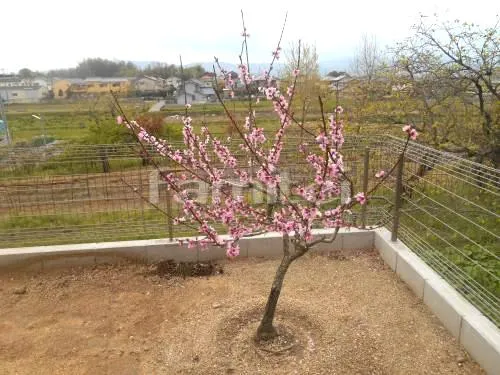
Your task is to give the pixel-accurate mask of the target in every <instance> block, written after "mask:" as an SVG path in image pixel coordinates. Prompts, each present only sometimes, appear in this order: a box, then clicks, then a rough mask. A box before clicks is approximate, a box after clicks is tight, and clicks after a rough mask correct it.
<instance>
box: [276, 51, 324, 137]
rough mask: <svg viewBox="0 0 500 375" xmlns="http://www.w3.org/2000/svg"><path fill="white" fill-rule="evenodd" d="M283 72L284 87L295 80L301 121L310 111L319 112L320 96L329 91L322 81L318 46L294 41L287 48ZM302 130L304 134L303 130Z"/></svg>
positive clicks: (303, 120) (296, 104) (304, 119)
mask: <svg viewBox="0 0 500 375" xmlns="http://www.w3.org/2000/svg"><path fill="white" fill-rule="evenodd" d="M299 57H300V74H299V76H298V77H296V75H295V74H294V71H295V69H297V66H298V65H299ZM281 74H282V77H281V81H282V82H281V86H282V87H291V86H292V84H293V83H294V82H295V92H294V100H293V102H294V110H295V112H296V113H297V114H300V115H299V118H300V121H301V122H302V123H305V121H306V120H307V114H308V113H310V112H312V111H314V112H316V113H318V111H319V104H318V97H319V96H323V97H324V96H326V94H327V92H328V86H327V83H322V82H321V75H320V72H319V61H318V53H317V52H316V46H315V45H313V44H308V43H302V42H301V43H292V45H291V46H290V48H289V49H287V50H285V63H284V66H283V67H282V70H281ZM299 130H300V129H299ZM300 131H301V134H302V135H303V131H302V130H300Z"/></svg>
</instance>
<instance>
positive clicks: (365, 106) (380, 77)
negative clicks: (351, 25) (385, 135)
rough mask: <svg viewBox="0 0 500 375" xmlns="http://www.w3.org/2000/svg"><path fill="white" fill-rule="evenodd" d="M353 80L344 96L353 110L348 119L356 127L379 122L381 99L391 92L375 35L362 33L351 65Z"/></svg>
mask: <svg viewBox="0 0 500 375" xmlns="http://www.w3.org/2000/svg"><path fill="white" fill-rule="evenodd" d="M350 72H351V73H352V75H353V79H352V80H351V81H350V83H349V88H348V90H347V91H346V94H347V95H348V96H349V99H350V102H349V104H350V106H351V107H352V112H351V117H350V119H351V120H352V121H353V122H355V123H356V124H357V132H358V133H359V132H360V131H361V124H362V123H368V124H370V125H371V124H372V123H374V122H379V121H381V120H382V119H383V118H384V116H383V113H382V112H383V104H384V103H383V102H384V100H383V99H384V97H385V96H386V95H387V94H388V92H390V84H389V81H388V80H387V79H386V77H385V57H384V54H383V53H382V50H381V49H380V47H379V46H378V44H377V38H376V36H375V35H368V34H363V35H362V36H361V40H360V44H359V46H358V48H357V50H356V52H355V54H354V57H353V59H352V62H351V66H350Z"/></svg>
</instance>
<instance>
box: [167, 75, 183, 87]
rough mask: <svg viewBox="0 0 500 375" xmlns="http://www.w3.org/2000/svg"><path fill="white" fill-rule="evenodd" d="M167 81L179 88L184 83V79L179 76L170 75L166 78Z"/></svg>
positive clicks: (168, 83)
mask: <svg viewBox="0 0 500 375" xmlns="http://www.w3.org/2000/svg"><path fill="white" fill-rule="evenodd" d="M165 83H166V84H167V85H168V86H173V87H174V88H178V87H179V86H180V85H181V84H182V79H180V78H179V77H168V78H167V79H165Z"/></svg>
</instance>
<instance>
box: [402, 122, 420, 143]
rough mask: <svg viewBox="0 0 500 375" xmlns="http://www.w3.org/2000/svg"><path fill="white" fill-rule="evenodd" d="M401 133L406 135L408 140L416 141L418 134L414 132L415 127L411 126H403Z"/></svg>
mask: <svg viewBox="0 0 500 375" xmlns="http://www.w3.org/2000/svg"><path fill="white" fill-rule="evenodd" d="M403 131H404V132H406V133H407V134H408V136H409V137H410V139H412V140H416V139H417V136H418V132H417V131H416V130H415V127H414V126H413V125H405V126H403Z"/></svg>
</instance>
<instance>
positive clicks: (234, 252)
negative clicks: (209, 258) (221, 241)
mask: <svg viewBox="0 0 500 375" xmlns="http://www.w3.org/2000/svg"><path fill="white" fill-rule="evenodd" d="M226 254H227V256H228V257H229V258H234V257H237V256H238V255H240V245H239V244H237V243H235V242H232V241H229V242H228V243H227V248H226Z"/></svg>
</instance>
